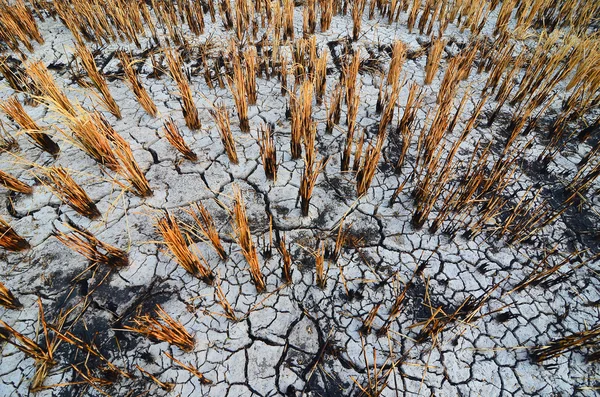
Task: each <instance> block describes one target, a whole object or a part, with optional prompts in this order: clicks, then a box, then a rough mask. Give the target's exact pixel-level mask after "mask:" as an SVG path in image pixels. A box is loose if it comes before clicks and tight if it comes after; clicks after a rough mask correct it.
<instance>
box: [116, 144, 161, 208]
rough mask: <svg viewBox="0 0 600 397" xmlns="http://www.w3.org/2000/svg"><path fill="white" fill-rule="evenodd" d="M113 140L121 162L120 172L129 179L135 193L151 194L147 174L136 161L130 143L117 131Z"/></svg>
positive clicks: (141, 194)
mask: <svg viewBox="0 0 600 397" xmlns="http://www.w3.org/2000/svg"><path fill="white" fill-rule="evenodd" d="M112 141H113V147H114V149H113V150H114V153H115V155H116V157H117V158H118V159H119V164H120V166H119V169H118V172H119V173H120V174H121V175H123V177H124V178H125V179H127V180H128V181H129V183H130V184H131V188H133V189H134V192H135V194H137V195H138V196H140V197H148V196H151V195H152V188H150V183H148V180H147V179H146V176H145V175H144V173H143V172H142V170H141V169H140V166H139V165H138V163H137V161H135V157H133V152H132V151H131V147H130V146H129V143H127V141H125V139H123V137H121V135H119V134H117V133H115V135H113V136H112Z"/></svg>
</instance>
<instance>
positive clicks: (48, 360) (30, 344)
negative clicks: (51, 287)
mask: <svg viewBox="0 0 600 397" xmlns="http://www.w3.org/2000/svg"><path fill="white" fill-rule="evenodd" d="M38 305H39V320H38V321H39V323H40V324H39V325H41V328H42V332H43V335H44V337H45V340H46V343H45V345H46V346H45V347H43V346H41V345H40V344H39V343H38V342H36V341H35V340H33V339H31V338H29V337H27V336H25V335H23V334H22V333H20V332H18V331H17V330H15V329H14V328H12V327H11V326H10V325H8V324H7V323H5V322H4V321H2V320H0V341H5V342H7V343H10V344H11V345H13V346H14V347H16V348H17V349H19V350H20V351H21V352H23V353H24V354H25V355H27V356H29V357H31V358H33V359H34V360H35V374H34V376H33V378H32V379H31V385H30V390H31V391H32V392H34V393H35V392H36V391H39V390H41V389H42V387H43V383H44V380H45V379H46V377H47V376H48V372H49V371H50V369H51V368H52V367H53V366H54V365H56V361H55V360H54V352H55V351H56V349H57V348H58V346H59V345H60V342H61V341H60V340H58V338H57V336H56V335H54V336H52V337H50V336H49V332H48V325H47V323H46V320H45V318H44V311H43V309H42V302H41V301H40V300H38ZM65 319H66V316H64V317H62V318H60V319H58V326H57V328H62V325H63V324H64V321H65ZM13 339H14V340H13Z"/></svg>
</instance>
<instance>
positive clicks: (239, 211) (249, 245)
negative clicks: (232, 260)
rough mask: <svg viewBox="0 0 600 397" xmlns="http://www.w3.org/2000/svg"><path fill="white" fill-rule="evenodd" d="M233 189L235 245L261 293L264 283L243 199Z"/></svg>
mask: <svg viewBox="0 0 600 397" xmlns="http://www.w3.org/2000/svg"><path fill="white" fill-rule="evenodd" d="M233 189H234V190H233V194H234V202H233V231H234V234H235V237H236V240H237V243H238V244H239V246H240V248H241V249H242V254H243V255H244V258H246V262H248V266H249V267H250V275H251V276H252V280H253V281H254V285H255V286H256V290H257V291H258V292H263V291H264V290H265V289H266V283H265V279H264V277H263V274H262V272H261V270H260V264H259V263H258V252H257V251H256V246H255V245H254V242H253V241H252V233H251V232H250V225H248V217H247V216H246V205H245V204H244V198H243V196H242V192H241V190H240V188H239V187H237V186H234V188H233Z"/></svg>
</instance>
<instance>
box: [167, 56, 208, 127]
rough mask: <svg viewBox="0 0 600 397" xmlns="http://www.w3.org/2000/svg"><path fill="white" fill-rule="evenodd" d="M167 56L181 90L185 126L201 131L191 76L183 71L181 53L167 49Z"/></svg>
mask: <svg viewBox="0 0 600 397" xmlns="http://www.w3.org/2000/svg"><path fill="white" fill-rule="evenodd" d="M165 56H166V58H167V64H168V65H169V70H170V71H171V76H172V77H173V80H175V82H176V83H177V87H178V88H179V94H180V95H181V101H182V111H183V118H184V119H185V125H187V126H188V128H189V129H190V130H197V129H200V127H201V124H200V118H199V116H198V109H196V105H195V104H194V99H193V98H192V89H191V88H190V80H189V76H187V75H186V74H185V73H184V71H183V60H182V59H181V55H179V52H178V51H176V50H173V49H167V50H165Z"/></svg>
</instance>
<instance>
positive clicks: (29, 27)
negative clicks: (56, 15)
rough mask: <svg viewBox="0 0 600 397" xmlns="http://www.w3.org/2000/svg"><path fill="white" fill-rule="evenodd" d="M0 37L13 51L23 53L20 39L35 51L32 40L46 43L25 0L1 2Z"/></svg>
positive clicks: (30, 49)
mask: <svg viewBox="0 0 600 397" xmlns="http://www.w3.org/2000/svg"><path fill="white" fill-rule="evenodd" d="M0 25H1V26H2V31H1V32H0V39H1V40H2V41H3V43H4V44H6V46H8V48H10V49H11V50H12V51H15V52H18V53H21V54H22V52H21V50H20V48H19V41H20V42H21V43H22V44H23V45H24V46H25V48H26V49H27V50H28V51H33V45H32V44H31V40H35V41H37V42H38V43H40V44H42V43H44V39H43V37H42V35H41V34H40V31H39V29H38V27H37V24H36V22H35V19H34V17H33V14H32V13H31V11H30V10H29V8H28V7H27V6H26V5H25V2H24V1H23V0H16V1H13V2H10V3H9V2H8V1H3V2H2V3H1V4H0Z"/></svg>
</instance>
